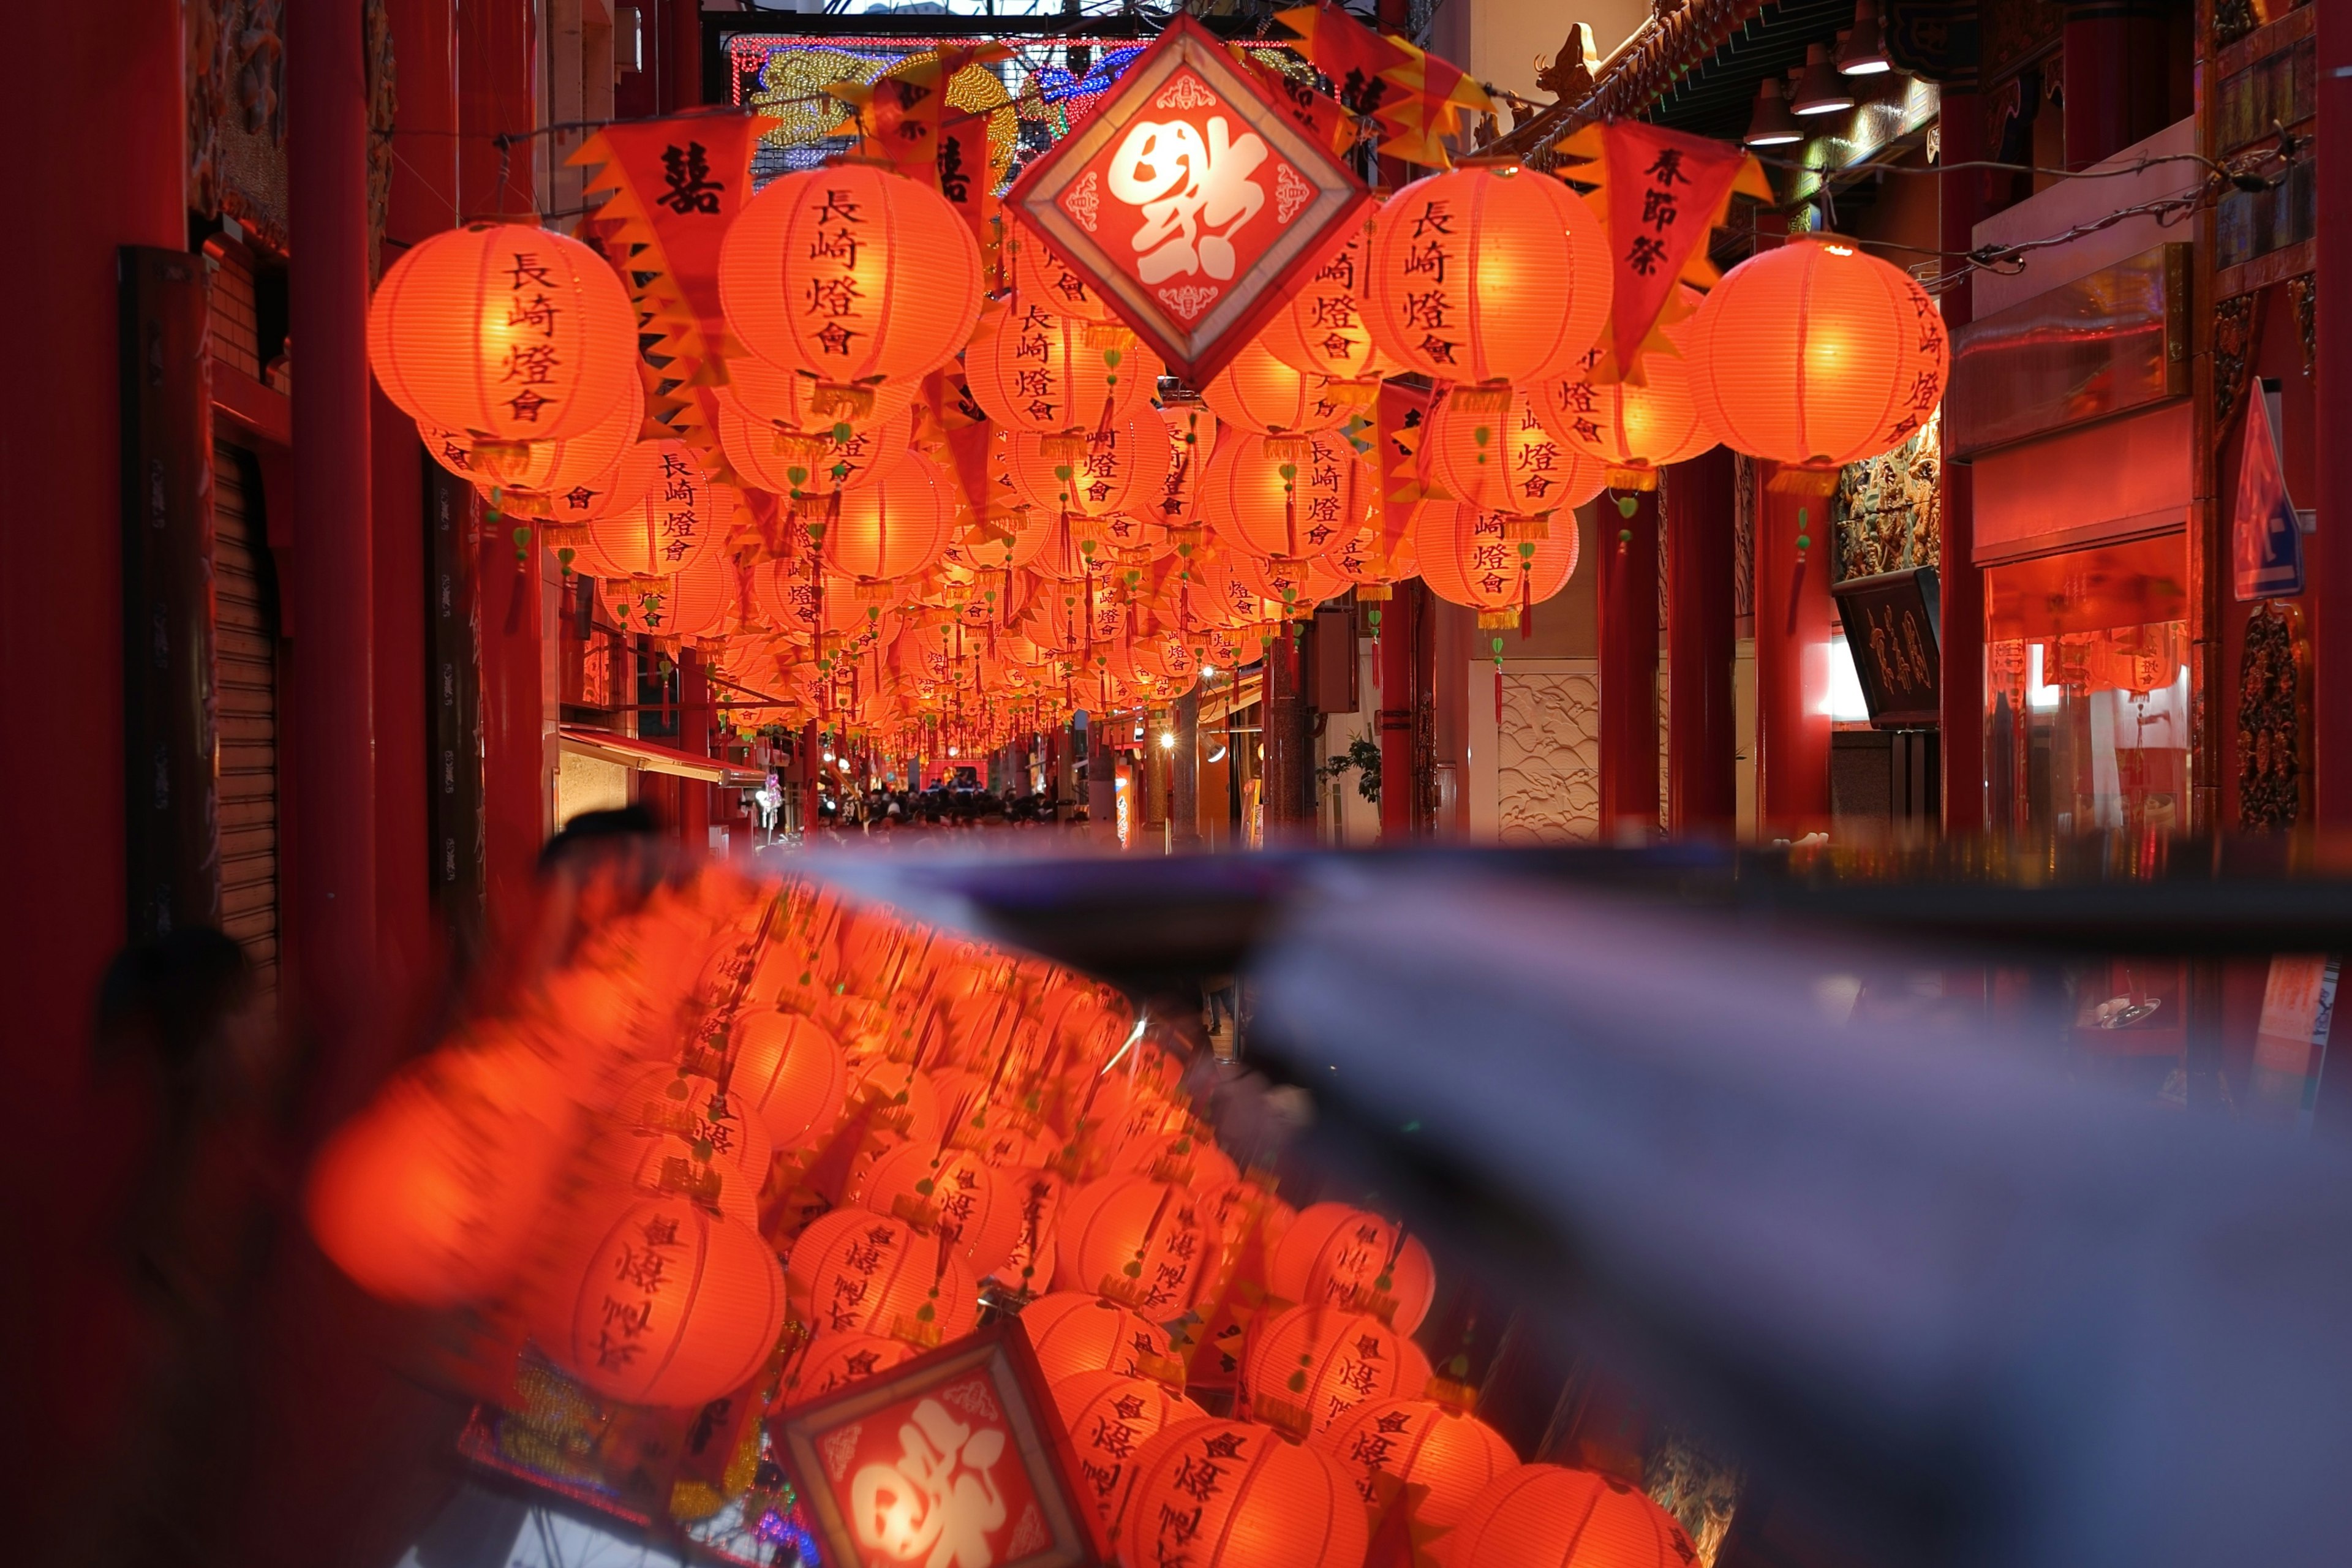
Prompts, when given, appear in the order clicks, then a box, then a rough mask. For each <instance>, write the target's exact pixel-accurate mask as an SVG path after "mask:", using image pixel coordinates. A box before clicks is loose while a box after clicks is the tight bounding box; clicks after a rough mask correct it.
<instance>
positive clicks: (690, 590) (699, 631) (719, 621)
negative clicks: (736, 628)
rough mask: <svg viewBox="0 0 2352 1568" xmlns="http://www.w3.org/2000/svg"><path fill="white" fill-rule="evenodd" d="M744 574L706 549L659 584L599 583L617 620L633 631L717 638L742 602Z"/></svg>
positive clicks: (619, 580) (720, 556)
mask: <svg viewBox="0 0 2352 1568" xmlns="http://www.w3.org/2000/svg"><path fill="white" fill-rule="evenodd" d="M741 584H742V573H741V571H740V568H738V567H737V565H736V564H735V563H734V561H733V560H732V559H731V558H730V557H728V556H725V555H721V554H719V552H716V551H705V552H701V553H700V554H698V555H696V556H694V557H693V558H691V559H690V560H688V562H687V563H686V565H685V567H684V568H682V569H681V570H679V571H677V572H673V573H671V574H669V575H668V576H667V577H664V578H661V579H659V580H658V582H656V583H646V582H644V581H642V580H635V581H633V580H631V579H628V578H612V579H607V580H606V581H604V583H602V584H600V585H599V588H600V592H602V594H603V595H604V605H605V608H606V610H607V611H609V612H610V613H611V615H612V616H613V618H614V620H615V621H617V622H619V623H620V625H621V626H623V627H625V628H626V629H628V630H631V631H640V632H649V633H653V634H655V635H656V636H660V637H716V636H718V635H719V634H720V633H721V632H723V631H725V630H726V628H727V624H728V622H729V621H730V620H731V619H732V618H733V617H734V616H735V613H736V611H737V610H738V608H740V589H741Z"/></svg>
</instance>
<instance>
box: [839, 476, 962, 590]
mask: <svg viewBox="0 0 2352 1568" xmlns="http://www.w3.org/2000/svg"><path fill="white" fill-rule="evenodd" d="M955 506H956V502H955V494H954V489H953V486H952V485H951V483H950V480H949V479H948V478H947V476H946V475H945V474H943V473H941V472H940V468H939V465H938V464H936V463H934V462H932V461H931V460H930V459H929V458H927V457H924V456H923V455H922V454H921V453H919V452H909V453H908V454H907V456H906V457H905V458H903V459H902V460H901V461H900V462H898V464H897V465H896V466H895V467H893V468H891V469H890V470H889V471H888V472H887V473H886V474H884V475H883V476H882V477H881V479H878V480H877V481H876V482H875V483H873V484H870V485H866V486H864V487H862V488H861V489H854V490H845V491H843V492H842V495H841V501H840V510H839V511H838V512H837V513H836V514H835V517H834V519H833V521H830V522H828V523H826V524H825V525H824V547H823V548H824V563H825V564H826V565H827V566H830V567H831V568H833V570H835V572H838V573H840V574H842V575H843V576H845V577H848V578H851V579H853V580H855V581H856V582H860V583H887V582H896V581H898V580H900V579H903V578H907V577H911V576H913V575H915V574H917V573H919V572H927V571H929V570H930V568H931V565H932V563H935V562H937V561H938V560H939V558H940V552H943V551H945V550H946V549H947V543H948V531H949V529H950V527H951V526H952V525H953V524H954V522H955Z"/></svg>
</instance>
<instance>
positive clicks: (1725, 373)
mask: <svg viewBox="0 0 2352 1568" xmlns="http://www.w3.org/2000/svg"><path fill="white" fill-rule="evenodd" d="M1684 349H1685V353H1686V354H1687V355H1688V356H1689V359H1690V364H1691V385H1692V390H1693V392H1694V393H1695V395H1696V398H1697V403H1698V412H1699V416H1700V417H1701V418H1702V419H1704V420H1705V421H1706V424H1707V425H1708V426H1709V427H1710V428H1711V429H1712V430H1713V431H1714V432H1715V433H1716V434H1717V436H1719V437H1722V438H1723V441H1724V443H1725V444H1726V445H1727V446H1728V447H1731V448H1732V449H1733V450H1734V451H1738V452H1745V453H1747V454H1748V456H1749V457H1751V458H1769V459H1771V460H1772V461H1774V462H1776V463H1785V464H1789V465H1790V466H1792V467H1798V468H1815V469H1822V470H1827V469H1832V468H1838V467H1841V466H1842V465H1843V464H1846V463H1854V462H1860V461H1862V460H1863V459H1864V458H1874V457H1876V456H1878V455H1879V454H1880V453H1881V452H1884V451H1885V450H1887V449H1888V448H1889V447H1894V446H1895V445H1897V444H1899V443H1900V442H1902V441H1903V440H1904V439H1906V437H1909V436H1910V435H1911V434H1912V433H1913V432H1914V431H1916V430H1917V429H1918V428H1919V427H1920V426H1921V425H1923V424H1924V423H1926V421H1927V416H1929V415H1930V414H1932V413H1934V412H1935V410H1936V405H1937V404H1938V403H1939V402H1941V401H1942V399H1943V395H1944V382H1945V378H1946V376H1947V374H1948V372H1949V370H1950V354H1949V351H1948V344H1947V342H1946V337H1945V332H1944V322H1943V318H1942V317H1941V316H1940V315H1938V314H1937V310H1936V302H1935V300H1931V299H1929V298H1928V297H1927V290H1926V289H1922V288H1921V287H1919V285H1918V283H1917V281H1916V280H1915V279H1913V278H1912V277H1911V275H1910V274H1909V273H1907V272H1905V271H1904V270H1903V269H1902V268H1898V267H1894V266H1890V265H1889V264H1887V263H1886V262H1884V261H1881V260H1879V259H1878V258H1875V257H1873V256H1865V255H1864V254H1863V253H1862V251H1861V250H1860V249H1859V248H1858V247H1855V246H1853V245H1850V244H1847V243H1844V242H1843V241H1841V240H1837V239H1834V238H1830V237H1821V236H1802V237H1791V238H1790V240H1789V242H1788V243H1787V244H1785V245H1781V246H1778V247H1774V248H1772V249H1770V250H1759V251H1758V252H1757V253H1756V254H1755V255H1753V256H1751V257H1749V258H1748V259H1747V260H1745V261H1743V262H1741V263H1740V264H1739V265H1738V266H1737V267H1735V268H1732V269H1731V270H1730V271H1729V272H1727V273H1726V274H1724V277H1723V280H1722V281H1721V282H1720V283H1717V285H1716V286H1715V289H1714V290H1713V291H1712V292H1710V293H1709V294H1708V295H1707V297H1706V303H1705V304H1702V305H1701V306H1700V307H1699V308H1698V314H1697V315H1696V316H1694V317H1693V318H1692V319H1691V322H1690V326H1689V327H1688V329H1687V330H1686V331H1685V337H1684Z"/></svg>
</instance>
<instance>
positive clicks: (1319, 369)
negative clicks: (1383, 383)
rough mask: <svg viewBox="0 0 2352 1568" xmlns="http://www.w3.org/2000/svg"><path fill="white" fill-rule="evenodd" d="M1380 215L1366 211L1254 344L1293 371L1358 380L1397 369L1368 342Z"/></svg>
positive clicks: (1309, 275) (1376, 212)
mask: <svg viewBox="0 0 2352 1568" xmlns="http://www.w3.org/2000/svg"><path fill="white" fill-rule="evenodd" d="M1378 216H1380V214H1379V211H1378V209H1377V208H1376V209H1374V210H1372V211H1370V212H1367V213H1366V214H1365V215H1364V221H1363V222H1362V223H1361V224H1360V225H1358V226H1356V227H1354V228H1352V229H1350V230H1349V234H1348V237H1347V240H1346V242H1345V243H1344V244H1342V245H1340V246H1339V247H1337V248H1336V249H1334V250H1333V251H1332V252H1331V253H1330V255H1329V256H1328V257H1327V258H1325V259H1324V262H1323V264H1322V265H1321V266H1320V267H1318V268H1316V269H1315V270H1314V271H1312V272H1309V273H1308V274H1307V278H1306V280H1305V281H1304V282H1302V283H1301V284H1300V285H1299V286H1298V292H1297V293H1296V294H1295V295H1293V296H1292V297H1291V299H1290V300H1289V301H1288V303H1286V304H1285V305H1284V306H1283V308H1282V309H1281V310H1276V312H1275V313H1274V316H1273V319H1272V320H1271V321H1268V322H1267V323H1266V327H1265V331H1264V332H1263V333H1262V334H1260V336H1259V338H1258V342H1261V343H1264V344H1265V347H1266V348H1267V349H1268V350H1269V351H1271V352H1272V353H1273V354H1274V356H1275V357H1276V359H1279V360H1281V361H1282V362H1283V363H1286V364H1287V365H1289V366H1290V367H1291V368H1292V369H1294V370H1300V371H1305V372H1307V374H1311V375H1325V376H1329V377H1331V378H1332V379H1334V380H1336V381H1361V380H1370V379H1377V378H1378V377H1380V376H1382V375H1385V374H1389V373H1390V372H1391V371H1392V370H1394V369H1395V368H1396V367H1395V366H1394V365H1393V364H1392V363H1391V362H1390V360H1389V358H1388V356H1387V355H1385V354H1383V353H1381V351H1380V348H1379V346H1378V345H1377V344H1375V343H1374V342H1372V330H1371V326H1370V316H1371V310H1372V297H1371V237H1372V220H1373V219H1374V218H1376V217H1378Z"/></svg>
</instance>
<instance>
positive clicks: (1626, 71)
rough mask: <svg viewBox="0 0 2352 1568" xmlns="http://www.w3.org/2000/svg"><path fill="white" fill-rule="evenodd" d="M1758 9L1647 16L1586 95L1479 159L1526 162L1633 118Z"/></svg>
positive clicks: (1730, 4)
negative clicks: (1595, 127)
mask: <svg viewBox="0 0 2352 1568" xmlns="http://www.w3.org/2000/svg"><path fill="white" fill-rule="evenodd" d="M1763 8H1764V0H1688V3H1687V4H1685V5H1682V6H1681V7H1680V8H1679V9H1676V10H1675V11H1671V12H1668V13H1667V14H1666V15H1664V16H1653V17H1652V18H1651V19H1650V20H1649V21H1646V22H1644V23H1643V24H1642V26H1641V28H1640V29H1639V30H1638V31H1637V32H1635V33H1634V35H1633V37H1631V38H1630V39H1628V40H1627V41H1626V43H1625V46H1624V47H1622V48H1621V49H1619V50H1618V51H1617V52H1616V53H1615V54H1613V55H1612V56H1610V57H1609V59H1608V60H1607V62H1606V63H1605V64H1603V65H1602V66H1601V69H1600V70H1599V71H1598V72H1597V73H1596V74H1595V75H1594V77H1593V79H1592V89H1591V91H1590V92H1588V93H1586V94H1584V95H1583V96H1582V97H1581V98H1579V99H1576V100H1573V101H1571V100H1569V99H1568V98H1566V97H1563V98H1562V99H1561V100H1560V101H1559V102H1558V103H1555V104H1553V105H1552V106H1551V107H1550V108H1549V109H1546V110H1543V111H1542V112H1541V113H1539V114H1538V115H1537V116H1536V117H1535V118H1534V119H1533V120H1530V121H1528V122H1527V123H1526V124H1525V125H1520V126H1516V127H1514V128H1513V129H1512V131H1511V133H1510V134H1509V135H1507V136H1504V137H1500V138H1497V139H1496V141H1495V142H1492V143H1490V144H1488V145H1487V146H1485V147H1482V148H1480V149H1479V150H1478V151H1479V153H1480V155H1481V156H1484V157H1489V158H1491V157H1517V158H1525V159H1529V160H1534V159H1537V158H1539V157H1541V156H1542V155H1543V154H1544V153H1549V151H1550V150H1551V149H1552V147H1554V146H1555V145H1557V144H1558V143H1559V142H1562V141H1565V140H1566V139H1567V138H1569V137H1570V136H1572V135H1574V134H1575V133H1576V132H1579V131H1580V130H1582V129H1583V128H1584V127H1585V126H1587V125H1590V124H1591V123H1592V122H1593V121H1599V120H1627V119H1631V118H1633V116H1634V115H1637V114H1640V113H1641V112H1642V111H1643V110H1646V109H1648V108H1649V107H1650V105H1652V104H1653V103H1655V102H1656V101H1657V100H1658V97H1659V95H1660V94H1662V93H1664V91H1665V90H1666V89H1667V88H1669V87H1672V86H1673V85H1674V84H1675V81H1676V80H1677V79H1680V78H1681V77H1682V76H1683V74H1684V73H1685V72H1686V71H1689V70H1692V69H1694V68H1696V67H1697V66H1699V65H1700V64H1701V63H1703V62H1704V61H1706V59H1707V58H1709V57H1711V56H1712V55H1714V53H1715V52H1716V51H1717V49H1719V48H1721V47H1723V46H1724V45H1725V44H1727V43H1728V42H1729V41H1730V39H1731V36H1732V34H1734V33H1736V32H1738V30H1739V28H1740V27H1741V26H1742V25H1744V24H1745V23H1746V22H1747V21H1748V18H1749V17H1751V16H1755V15H1756V14H1757V13H1758V12H1759V11H1761V10H1762V9H1763Z"/></svg>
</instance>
